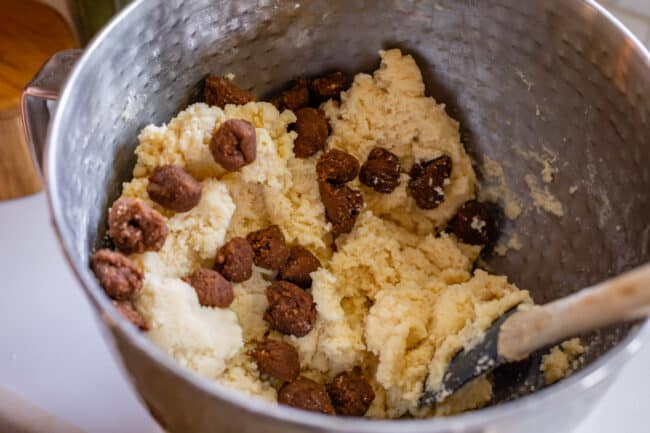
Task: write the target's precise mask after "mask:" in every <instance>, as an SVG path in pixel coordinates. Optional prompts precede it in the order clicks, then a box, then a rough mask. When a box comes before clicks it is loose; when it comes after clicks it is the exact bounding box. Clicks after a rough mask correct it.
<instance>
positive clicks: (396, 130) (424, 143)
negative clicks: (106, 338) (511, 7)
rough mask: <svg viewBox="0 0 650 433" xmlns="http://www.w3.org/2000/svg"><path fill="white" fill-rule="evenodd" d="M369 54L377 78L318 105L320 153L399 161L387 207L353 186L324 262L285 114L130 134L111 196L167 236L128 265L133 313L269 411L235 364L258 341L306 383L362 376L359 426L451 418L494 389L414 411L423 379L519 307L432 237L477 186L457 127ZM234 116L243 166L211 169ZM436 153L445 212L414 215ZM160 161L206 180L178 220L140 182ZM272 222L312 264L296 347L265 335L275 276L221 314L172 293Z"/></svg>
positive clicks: (501, 281)
mask: <svg viewBox="0 0 650 433" xmlns="http://www.w3.org/2000/svg"><path fill="white" fill-rule="evenodd" d="M380 54H381V57H382V64H381V67H380V68H379V69H378V70H377V71H376V72H375V73H374V75H372V76H371V75H367V74H359V75H357V76H356V78H355V80H354V83H353V85H352V87H351V89H350V90H349V91H347V92H345V93H344V94H342V97H341V102H340V103H336V102H332V101H329V102H327V103H325V104H324V106H323V109H324V110H325V112H326V115H327V117H328V119H329V121H330V123H331V125H332V134H331V136H330V138H329V147H330V148H340V149H343V150H345V151H347V152H349V153H351V154H353V155H355V156H356V157H357V158H358V159H359V160H360V162H362V163H363V162H364V161H365V159H366V157H367V155H368V153H369V152H370V149H371V148H372V147H373V146H383V147H386V148H388V149H390V150H391V151H392V152H394V153H396V154H397V155H398V156H399V157H400V158H401V160H402V163H403V167H402V170H403V174H402V182H401V186H400V187H399V188H397V190H395V191H394V192H393V193H391V194H387V195H384V194H378V193H375V192H374V191H372V190H371V189H368V188H366V187H364V186H361V185H360V184H359V183H358V181H354V182H353V184H352V186H353V187H354V188H359V189H361V190H362V192H363V194H364V200H365V202H366V204H367V205H366V207H365V209H364V210H363V211H362V213H361V215H360V216H359V218H358V221H357V223H356V225H355V227H354V229H353V230H352V232H351V233H349V234H346V235H342V236H340V237H339V238H338V239H337V247H338V249H337V251H336V252H333V251H332V249H331V245H332V237H331V234H330V231H331V226H330V224H328V223H327V221H326V219H325V211H324V208H323V205H322V203H321V200H320V196H319V192H318V186H317V181H316V170H315V164H316V160H317V157H318V156H316V157H312V158H310V159H297V158H295V157H294V155H293V150H292V149H293V141H294V139H295V138H296V134H295V133H294V132H289V131H288V126H289V124H290V123H292V122H294V121H295V119H296V117H295V115H294V114H293V113H292V112H291V111H284V112H282V113H280V112H278V110H277V109H276V108H275V107H274V106H273V105H271V104H269V103H265V102H251V103H248V104H246V105H243V106H233V105H228V106H226V107H225V109H223V110H222V109H220V108H216V107H209V106H207V105H206V104H201V103H199V104H195V105H192V106H190V107H188V108H187V109H186V110H184V111H183V112H181V113H179V114H178V116H177V117H176V118H174V119H173V120H171V121H170V122H169V124H167V125H162V126H148V127H146V128H145V129H144V130H143V131H142V133H141V134H140V137H139V140H140V144H139V146H138V147H137V149H136V156H137V163H136V166H135V169H134V171H133V180H131V181H130V182H128V183H126V184H124V188H123V195H124V196H128V197H137V198H140V199H141V200H143V201H145V202H146V203H147V204H149V205H150V206H152V207H154V208H156V209H157V210H159V211H161V213H163V215H164V216H165V218H166V220H167V225H168V227H169V236H168V237H167V240H166V243H165V245H164V247H163V248H162V250H161V251H159V252H148V253H145V254H140V255H132V256H131V258H132V259H133V260H134V261H135V262H136V263H137V264H138V265H139V266H140V267H141V268H142V269H143V270H144V272H145V284H144V289H143V291H142V292H141V294H140V295H139V296H138V297H137V298H136V299H135V306H136V308H137V309H138V310H139V311H140V312H141V313H142V314H143V315H144V317H145V318H146V319H147V321H148V322H149V323H150V326H151V331H150V332H149V334H148V335H149V337H150V338H151V340H152V341H153V342H154V343H156V344H157V345H159V346H160V347H161V348H162V349H163V350H165V351H166V352H167V353H169V354H170V355H171V356H172V357H174V358H175V359H176V360H177V361H178V362H179V363H181V364H182V365H184V366H185V367H187V368H189V369H191V370H194V371H196V372H197V373H199V374H201V375H203V376H205V377H207V378H209V379H212V380H216V381H219V382H221V383H224V384H227V385H229V386H232V387H233V388H236V389H239V390H241V391H243V392H246V393H249V394H251V395H257V396H260V397H262V398H265V399H267V400H270V401H275V400H276V388H275V387H274V386H273V385H272V384H271V383H269V382H268V381H266V380H263V379H261V378H260V375H259V371H258V370H257V366H256V364H255V363H254V362H253V361H252V360H251V359H250V357H249V356H248V355H247V354H246V352H247V350H248V349H250V347H251V346H252V344H253V343H254V342H255V341H256V340H257V341H259V340H260V339H262V338H264V336H265V335H268V334H269V333H270V335H271V336H272V337H273V338H284V339H285V340H286V341H288V342H290V343H291V344H293V345H294V346H295V347H296V348H297V350H298V352H299V354H300V361H301V368H302V373H301V374H303V375H304V376H306V377H309V378H312V379H314V380H319V381H327V380H331V379H332V378H333V377H334V375H336V374H337V373H339V372H342V371H345V370H349V369H351V368H353V367H361V369H362V371H363V372H364V374H365V375H366V376H367V377H368V378H369V380H370V382H371V384H372V385H373V387H374V389H375V393H376V398H375V400H374V402H373V403H372V406H371V407H370V409H369V411H368V414H367V416H371V417H378V418H382V417H383V418H385V417H400V416H403V415H408V414H410V415H413V416H432V415H449V414H454V413H458V412H462V411H465V410H470V409H475V408H478V407H481V406H483V405H485V404H486V403H487V402H488V401H489V399H490V398H491V395H492V385H491V383H490V381H489V379H488V378H487V377H481V378H479V379H477V380H476V381H475V382H473V383H471V384H469V385H467V386H466V387H465V388H464V389H462V390H460V391H459V392H457V393H456V394H455V395H453V396H452V397H451V398H450V399H449V400H448V401H446V402H445V403H443V404H440V405H438V406H437V407H436V408H435V409H427V410H418V408H417V399H418V396H419V394H420V393H421V392H422V391H423V388H424V387H425V385H424V383H425V380H426V382H427V383H426V387H427V388H429V389H433V388H435V387H436V386H438V385H439V383H440V381H441V378H442V376H443V373H444V370H445V368H446V366H447V364H448V363H449V361H450V359H451V358H452V356H453V355H454V354H455V353H456V352H457V351H458V350H460V349H461V348H463V347H465V346H467V345H469V344H471V343H472V342H473V341H475V340H476V339H477V338H478V337H479V336H480V335H481V334H482V332H483V331H484V330H485V329H486V328H487V327H488V326H489V325H490V324H491V322H492V321H493V320H494V319H495V318H497V317H499V316H500V315H501V314H503V313H504V312H505V311H507V310H508V309H510V308H511V307H513V306H515V305H517V304H519V303H522V302H523V303H530V302H532V301H531V299H530V297H529V295H528V292H526V291H523V290H519V289H518V288H517V287H515V286H514V285H512V284H509V283H508V281H507V279H506V277H502V276H493V275H489V274H488V273H486V272H484V271H482V270H479V269H477V270H474V263H475V261H476V259H477V257H478V255H479V252H480V248H479V247H477V246H471V245H466V244H463V243H461V242H459V241H458V240H457V239H456V238H455V237H453V236H451V235H447V234H446V233H444V232H441V229H442V228H443V227H444V226H445V225H446V224H447V222H448V221H449V219H450V218H452V217H453V216H454V214H455V213H456V211H457V210H458V208H459V207H460V206H461V205H462V204H463V203H464V202H465V201H467V200H470V199H473V198H475V186H476V178H475V174H474V171H473V169H472V166H471V163H470V160H469V158H468V156H467V154H466V153H465V150H464V148H463V146H462V144H461V142H460V136H459V132H458V123H457V122H456V121H454V120H453V119H451V118H450V117H449V116H447V114H446V113H445V107H444V105H442V104H438V103H436V101H435V100H434V99H433V98H429V97H426V96H425V94H424V84H423V82H422V76H421V74H420V71H419V69H418V67H417V65H416V64H415V62H414V61H413V59H412V58H411V57H410V56H404V55H402V53H401V52H400V51H399V50H390V51H384V52H381V53H380ZM231 118H240V119H246V120H248V121H250V122H251V123H253V125H254V126H255V127H256V133H257V153H258V154H257V158H256V160H255V162H254V163H252V164H250V165H248V166H246V167H244V168H243V169H241V170H239V171H237V172H234V173H228V172H226V171H225V170H224V169H223V168H222V167H220V166H219V165H218V164H217V163H216V162H214V160H213V158H212V156H211V154H210V152H209V148H208V144H209V142H210V139H211V137H212V134H213V133H214V131H215V130H216V129H217V128H218V127H219V125H220V124H221V123H222V122H224V121H225V120H227V119H231ZM442 154H446V155H449V156H450V157H451V159H452V161H453V170H452V176H451V181H450V183H449V184H447V185H445V196H446V198H445V201H444V203H443V204H442V205H441V206H439V207H438V208H436V209H433V210H428V211H425V210H421V209H418V208H417V207H416V206H415V203H414V200H413V199H412V198H411V197H410V196H409V195H408V194H407V192H406V184H407V182H408V176H407V174H406V173H408V170H409V169H410V166H411V165H412V164H413V163H414V162H417V161H420V160H430V159H432V158H435V157H438V156H440V155H442ZM169 163H174V164H179V165H181V166H183V167H185V168H186V169H187V170H188V171H189V173H191V174H192V175H193V176H194V177H195V178H197V179H198V180H200V181H201V182H202V183H203V195H202V198H201V201H200V203H199V204H198V205H197V206H196V207H195V208H194V209H192V210H190V211H189V212H186V213H177V214H174V213H173V212H169V211H167V210H165V209H161V208H160V207H159V206H158V205H157V204H155V203H153V202H152V201H151V200H150V199H149V197H148V196H147V192H146V188H147V182H148V181H147V177H148V176H149V174H150V173H151V172H152V170H153V169H154V168H155V167H156V166H158V165H162V164H169ZM269 224H277V225H279V226H280V227H281V229H282V230H283V232H284V234H285V237H286V238H287V242H288V243H289V244H300V245H302V246H304V247H306V248H308V249H310V250H311V251H312V252H313V253H314V254H316V255H317V256H318V258H319V259H320V260H321V263H322V265H323V266H322V268H320V269H319V270H317V271H316V272H314V273H312V278H313V286H312V289H311V292H312V295H313V297H314V300H315V302H316V303H317V311H318V319H317V322H316V325H315V327H314V329H313V330H312V331H311V332H310V333H309V334H308V335H306V336H304V337H302V338H296V337H292V336H281V335H279V334H278V333H277V332H275V331H269V326H268V324H267V322H265V321H264V320H263V313H264V310H265V309H266V308H267V300H266V295H265V290H266V287H267V286H268V284H269V280H272V278H273V276H274V275H273V274H272V273H270V272H268V271H266V270H264V269H260V268H256V267H255V268H254V271H253V276H252V277H251V278H250V279H249V280H247V281H245V282H242V283H237V284H234V295H235V299H234V302H233V304H232V305H231V306H230V307H229V308H227V309H219V308H209V307H202V306H200V305H199V303H198V299H197V297H196V295H195V293H194V291H193V289H192V287H190V286H189V285H187V284H186V283H184V282H183V281H182V280H181V278H182V277H184V276H185V275H187V274H189V273H190V272H192V271H193V270H194V269H196V268H197V267H199V266H207V267H211V266H212V265H213V262H214V256H215V253H216V250H217V248H218V247H220V246H221V245H223V244H224V243H225V242H226V241H227V240H228V239H230V238H232V237H234V236H245V235H246V234H247V233H249V232H251V231H254V230H259V229H261V228H264V227H266V226H268V225H269Z"/></svg>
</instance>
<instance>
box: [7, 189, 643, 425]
mask: <svg viewBox="0 0 650 433" xmlns="http://www.w3.org/2000/svg"><path fill="white" fill-rule="evenodd" d="M0 276H1V277H2V282H1V283H0V287H1V290H2V297H1V301H0V348H1V349H0V389H1V388H3V387H4V388H7V389H8V390H10V391H13V392H14V393H16V394H18V395H19V396H21V397H22V398H24V399H26V400H28V401H30V402H32V403H33V404H34V405H35V406H37V407H40V408H42V409H44V410H46V411H47V412H49V413H51V414H53V415H56V416H58V417H60V418H62V419H64V420H66V421H68V422H69V423H71V424H73V425H76V426H78V427H79V428H81V429H83V430H85V431H86V432H87V433H114V432H120V433H161V432H162V431H161V430H160V429H159V428H158V427H157V426H156V425H155V423H154V422H153V420H152V419H151V418H150V417H149V415H148V414H147V412H146V410H145V409H144V408H143V406H142V405H141V403H140V402H139V400H138V399H137V397H136V395H135V394H134V392H133V391H132V389H131V388H130V385H129V384H128V382H127V381H126V379H125V377H124V375H123V373H122V372H121V370H120V368H119V366H118V364H117V363H116V361H115V360H114V359H113V357H112V356H111V354H110V353H109V351H108V348H107V345H106V343H105V342H104V340H103V338H102V337H101V335H100V333H99V331H98V323H97V321H96V320H95V317H94V316H93V313H92V311H91V309H90V305H89V303H88V301H87V300H86V298H85V295H84V294H83V292H82V290H81V288H80V287H79V285H78V284H77V282H76V280H75V279H74V277H73V276H72V274H71V272H70V271H69V270H68V268H67V265H66V263H65V261H64V259H63V257H62V255H61V252H60V250H59V246H58V243H57V240H56V238H55V236H54V233H53V231H52V229H51V227H50V225H49V215H48V211H47V208H46V206H45V199H44V197H43V195H42V194H40V195H36V196H32V197H29V198H26V199H21V200H18V201H13V202H4V203H0ZM648 366H650V344H648V345H647V346H646V347H644V349H642V352H641V353H640V354H639V356H637V357H636V358H635V359H633V360H632V362H630V363H629V364H628V365H627V367H626V368H625V369H624V370H623V371H622V372H621V375H620V377H619V379H618V380H617V382H616V384H615V385H614V386H613V387H612V388H611V389H610V391H609V393H608V394H607V395H606V396H605V398H604V399H603V400H602V401H601V402H600V403H599V404H598V405H597V406H596V407H595V408H594V411H593V412H592V414H591V415H590V416H589V417H588V418H587V419H586V420H585V422H584V423H583V425H582V426H581V428H579V429H578V430H577V431H576V432H571V433H612V432H616V431H623V430H621V427H622V426H624V431H625V433H646V432H648V431H649V430H650V422H649V421H650V416H649V415H648V413H647V408H648V407H649V406H648V400H649V399H650V374H648ZM553 433H563V432H553ZM567 433H569V432H567Z"/></svg>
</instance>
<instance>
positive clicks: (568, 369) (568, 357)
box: [540, 338, 585, 385]
mask: <svg viewBox="0 0 650 433" xmlns="http://www.w3.org/2000/svg"><path fill="white" fill-rule="evenodd" d="M583 353H585V348H584V346H583V345H582V343H581V341H580V339H579V338H572V339H571V340H567V341H565V342H563V343H561V344H559V345H557V346H555V347H553V348H552V349H551V351H550V352H549V353H548V354H546V355H544V356H543V357H542V365H541V366H540V371H541V372H542V373H544V380H545V381H546V384H547V385H551V384H553V383H555V382H557V381H559V380H560V379H562V378H564V377H566V376H569V375H570V374H571V373H573V372H574V371H575V370H577V369H578V368H579V366H580V356H581V355H582V354H583Z"/></svg>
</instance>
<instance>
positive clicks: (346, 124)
mask: <svg viewBox="0 0 650 433" xmlns="http://www.w3.org/2000/svg"><path fill="white" fill-rule="evenodd" d="M380 55H381V58H382V63H381V66H380V67H379V69H378V70H377V71H376V72H375V73H374V74H373V75H372V76H371V75H367V74H358V75H357V76H356V77H355V79H354V83H353V84H352V88H351V89H350V90H349V91H347V92H345V93H344V94H343V95H342V96H341V103H340V104H337V103H336V102H334V101H329V102H327V103H325V104H324V106H323V109H324V110H325V114H326V115H327V118H328V120H329V122H330V124H331V125H332V135H331V136H330V138H329V146H330V147H332V148H338V149H341V150H344V151H346V152H348V153H351V154H352V155H354V156H355V157H356V158H357V159H359V161H360V162H361V163H363V162H364V161H365V160H366V158H367V157H368V154H369V153H370V150H371V149H372V148H373V147H375V146H380V147H384V148H386V149H388V150H390V151H391V152H393V153H394V154H396V155H397V156H398V157H399V158H400V160H401V162H402V171H403V174H402V176H401V183H400V186H398V188H397V190H395V191H394V192H393V193H391V194H373V193H371V192H370V191H372V190H371V189H369V188H367V187H365V186H361V189H362V190H363V191H364V192H365V193H366V194H365V195H364V198H365V199H366V202H367V204H368V207H369V208H370V209H371V210H372V211H373V212H374V213H375V215H377V216H379V217H382V218H385V219H388V220H391V221H393V222H396V223H397V224H399V225H400V226H402V227H405V228H407V229H409V230H412V231H414V232H416V233H418V234H421V235H424V234H428V233H431V232H432V231H435V230H436V229H438V228H440V227H441V226H443V225H444V224H445V223H446V222H447V221H449V219H451V218H452V217H453V216H454V214H455V213H456V211H457V210H458V208H459V207H460V206H461V205H462V204H463V203H464V202H466V201H467V200H470V199H472V198H473V197H474V192H475V186H476V178H475V175H474V170H473V169H472V164H471V162H470V159H469V157H468V156H467V153H466V152H465V148H464V147H463V145H462V143H461V142H460V133H459V131H458V122H456V121H455V120H453V119H452V118H451V117H449V116H448V115H447V113H446V112H445V106H444V104H438V103H437V102H436V101H435V100H434V99H433V98H431V97H427V96H425V93H424V91H425V89H424V83H423V81H422V74H421V73H420V69H419V68H418V66H417V65H416V64H415V61H414V60H413V58H412V57H411V56H403V55H402V53H401V52H400V51H399V50H389V51H381V52H380ZM443 154H444V155H447V156H449V157H450V158H451V160H452V163H453V169H452V172H451V179H450V181H451V182H450V184H449V185H447V186H445V188H444V191H445V201H444V202H443V203H442V204H441V205H440V206H438V207H437V208H435V209H432V210H422V209H419V208H418V207H416V205H415V200H413V198H411V197H410V196H409V195H408V194H407V192H406V186H407V184H408V175H407V173H408V172H409V170H410V169H411V166H412V165H413V163H414V162H421V161H429V160H431V159H434V158H437V157H439V156H441V155H443ZM355 184H356V185H359V182H358V180H357V181H355ZM356 187H357V186H355V188H356Z"/></svg>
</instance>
